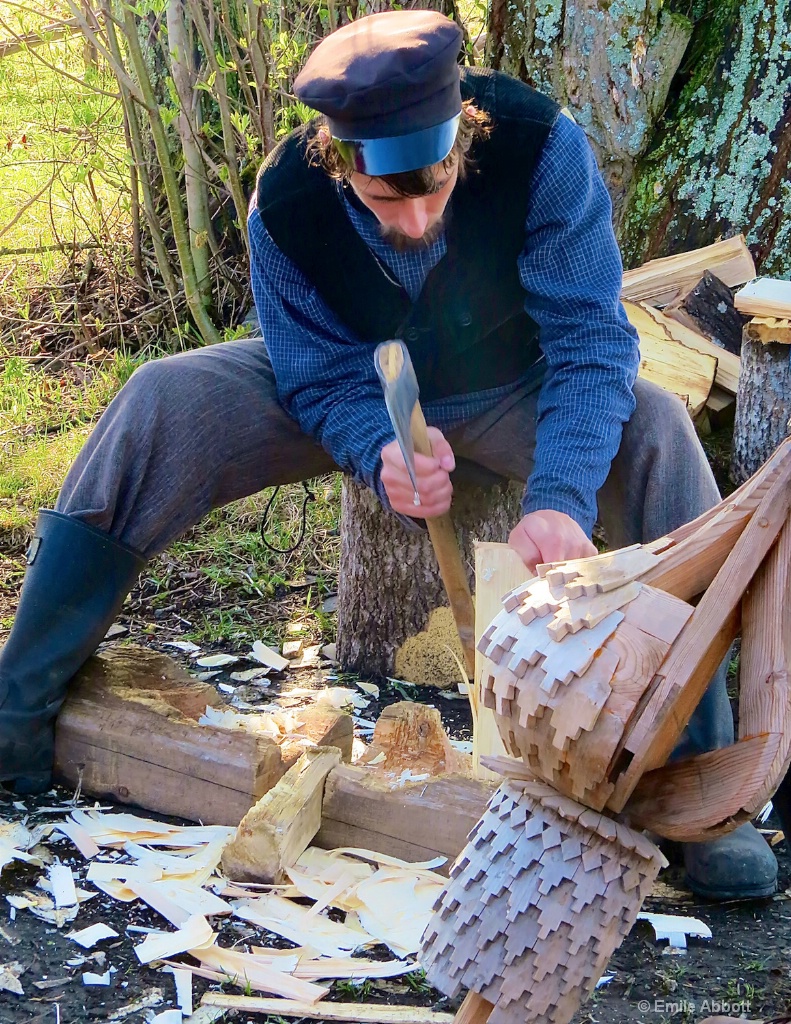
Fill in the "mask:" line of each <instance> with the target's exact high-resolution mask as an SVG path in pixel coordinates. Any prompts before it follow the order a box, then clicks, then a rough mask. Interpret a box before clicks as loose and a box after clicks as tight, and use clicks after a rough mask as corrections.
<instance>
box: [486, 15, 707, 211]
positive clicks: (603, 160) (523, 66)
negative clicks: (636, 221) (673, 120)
mask: <svg viewBox="0 0 791 1024" xmlns="http://www.w3.org/2000/svg"><path fill="white" fill-rule="evenodd" d="M691 33H692V25H691V23H690V22H689V21H688V19H687V18H684V17H682V16H681V15H678V14H673V13H671V12H670V11H668V10H667V9H666V7H665V6H663V3H662V0H637V2H636V3H633V4H602V3H600V2H599V0H582V2H580V3H575V4H570V3H566V0H545V2H544V3H541V4H538V3H535V2H534V0H515V2H514V0H492V7H491V15H490V19H489V37H488V41H487V59H488V62H489V63H490V64H491V65H492V67H494V68H496V69H499V70H502V71H506V72H508V73H509V74H512V75H516V76H517V77H519V78H522V79H524V80H525V81H527V82H529V83H530V84H531V85H533V86H535V87H536V88H537V89H539V90H541V91H542V92H545V93H547V94H549V95H551V96H553V97H554V98H555V99H556V100H557V101H558V102H559V103H560V104H561V105H562V106H565V107H568V109H569V110H570V111H571V113H572V114H573V115H574V119H575V121H577V123H578V124H579V125H580V126H581V127H582V128H583V129H584V131H585V133H586V135H587V136H588V138H589V139H590V142H591V144H592V146H593V149H594V151H595V153H596V157H597V160H598V163H599V167H600V168H601V170H602V173H603V174H604V179H605V181H606V183H607V187H608V188H609V191H610V194H611V196H612V198H613V203H614V206H615V208H616V218H617V216H618V212H619V210H620V206H621V203H622V199H623V196H624V194H625V193H626V190H627V188H628V186H629V183H630V182H631V179H632V174H633V172H634V167H635V162H636V160H637V158H638V157H639V156H640V154H642V153H643V152H644V151H645V149H646V147H647V146H648V145H649V143H650V141H651V133H652V130H653V127H654V124H655V122H656V120H657V119H658V117H659V115H660V114H661V112H662V109H663V107H664V105H665V100H666V98H667V94H668V90H669V88H670V83H671V81H672V79H673V76H674V74H675V72H676V69H677V68H678V66H679V63H680V62H681V58H682V57H683V55H684V50H685V49H686V46H687V43H688V41H689V38H690V35H691Z"/></svg>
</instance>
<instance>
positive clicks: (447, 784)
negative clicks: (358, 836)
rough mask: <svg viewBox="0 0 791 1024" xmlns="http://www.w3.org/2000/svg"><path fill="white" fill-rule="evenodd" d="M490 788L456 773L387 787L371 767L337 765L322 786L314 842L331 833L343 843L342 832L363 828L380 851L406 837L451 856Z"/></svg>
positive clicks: (480, 811) (479, 812)
mask: <svg viewBox="0 0 791 1024" xmlns="http://www.w3.org/2000/svg"><path fill="white" fill-rule="evenodd" d="M498 781H499V780H498ZM495 788H496V786H495V784H493V783H489V782H486V781H484V780H482V779H469V778H464V777H462V776H457V775H444V776H439V777H438V778H434V779H428V780H425V781H421V782H416V783H408V784H407V785H404V786H402V787H398V786H397V787H395V788H390V785H389V784H388V782H387V780H383V779H382V778H381V776H379V775H378V774H377V772H376V771H375V769H372V768H358V767H356V766H353V765H345V764H342V765H338V767H337V768H334V769H333V770H332V771H331V772H330V774H329V776H328V778H327V783H326V785H325V787H324V804H323V807H322V827H321V830H320V832H319V834H318V837H317V839H318V843H319V845H323V846H326V845H327V844H328V836H329V834H330V833H332V839H333V845H341V846H345V845H348V844H347V843H346V842H345V841H340V842H339V840H340V838H341V836H342V835H350V834H351V833H352V831H359V830H360V829H364V830H366V832H368V833H370V837H371V839H370V843H369V844H368V845H369V848H370V849H373V850H376V851H377V852H379V853H391V852H393V850H394V848H395V847H397V846H398V844H401V843H404V842H406V843H409V844H410V845H413V846H416V847H420V848H421V850H424V851H430V855H432V856H436V855H441V856H444V857H449V858H450V859H451V860H452V859H454V858H455V857H456V856H457V855H458V854H459V852H460V851H461V850H462V849H463V847H464V844H465V842H466V840H467V834H468V832H469V831H470V829H471V828H472V827H473V826H474V825H475V823H476V822H477V821H478V820H479V819H480V817H481V815H482V814H483V812H484V810H485V808H486V804H487V802H488V800H489V797H490V796H491V795H492V793H493V792H494V790H495ZM394 855H395V856H400V853H395V854H394Z"/></svg>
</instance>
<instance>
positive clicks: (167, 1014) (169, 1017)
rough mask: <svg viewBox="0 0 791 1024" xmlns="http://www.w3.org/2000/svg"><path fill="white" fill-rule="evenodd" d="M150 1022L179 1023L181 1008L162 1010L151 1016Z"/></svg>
mask: <svg viewBox="0 0 791 1024" xmlns="http://www.w3.org/2000/svg"><path fill="white" fill-rule="evenodd" d="M151 1024H181V1010H163V1011H162V1013H158V1014H157V1015H156V1017H152V1018H151Z"/></svg>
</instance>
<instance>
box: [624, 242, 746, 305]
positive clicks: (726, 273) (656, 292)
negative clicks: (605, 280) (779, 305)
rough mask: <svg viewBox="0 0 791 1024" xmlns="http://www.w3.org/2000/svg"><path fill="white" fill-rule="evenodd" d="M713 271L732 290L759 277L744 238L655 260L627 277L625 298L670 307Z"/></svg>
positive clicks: (625, 279)
mask: <svg viewBox="0 0 791 1024" xmlns="http://www.w3.org/2000/svg"><path fill="white" fill-rule="evenodd" d="M707 270H710V271H711V272H712V273H713V274H716V276H717V277H718V278H719V279H720V281H722V282H723V284H727V285H728V287H729V288H734V287H736V286H737V285H740V284H744V283H745V282H746V281H751V280H752V279H753V278H754V277H755V263H754V262H753V258H752V256H751V255H750V250H749V249H748V248H747V243H746V242H745V240H744V235H736V236H735V237H734V238H726V239H724V240H723V241H721V242H715V243H714V244H713V245H707V246H705V247H704V248H702V249H694V250H693V251H692V252H684V253H678V254H676V255H674V256H664V257H662V258H661V259H657V260H651V261H650V262H648V263H644V264H643V265H642V266H641V267H636V268H635V269H634V270H627V271H626V273H625V274H624V275H623V285H622V288H621V297H622V298H624V299H629V300H630V301H632V302H650V303H651V305H652V306H666V305H667V304H668V303H671V302H676V301H678V300H679V299H681V298H683V296H684V295H686V294H687V292H688V291H689V290H690V289H691V288H694V287H695V285H696V284H697V283H698V281H699V280H700V279H701V277H702V276H703V274H704V273H705V272H706V271H707Z"/></svg>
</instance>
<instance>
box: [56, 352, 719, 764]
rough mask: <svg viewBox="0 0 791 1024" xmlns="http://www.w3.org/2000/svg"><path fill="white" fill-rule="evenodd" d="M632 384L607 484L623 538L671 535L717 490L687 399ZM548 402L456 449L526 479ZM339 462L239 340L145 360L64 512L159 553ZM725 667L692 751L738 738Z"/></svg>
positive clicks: (83, 457) (516, 413) (456, 434)
mask: <svg viewBox="0 0 791 1024" xmlns="http://www.w3.org/2000/svg"><path fill="white" fill-rule="evenodd" d="M634 391H635V398H636V400H637V407H636V409H635V412H634V414H633V416H632V418H631V419H630V421H629V423H628V424H626V426H625V427H624V431H623V438H622V442H621V446H620V450H619V452H618V455H617V456H616V458H615V460H614V462H613V464H612V468H611V471H610V474H609V477H608V479H607V481H606V483H605V484H604V486H603V487H602V488H601V490H600V491H599V495H598V501H599V519H600V521H601V523H602V525H603V526H604V529H605V532H606V535H607V538H608V541H609V542H610V544H611V545H612V546H613V547H623V546H625V545H627V544H633V543H636V542H639V543H645V542H647V541H650V540H654V539H655V538H656V537H661V536H662V535H663V534H665V533H668V532H670V531H671V530H674V529H675V528H676V527H678V526H681V525H682V524H683V523H686V522H689V520H691V519H694V518H695V517H696V516H698V515H700V514H701V513H702V512H705V511H706V510H707V509H709V508H711V507H712V505H715V504H716V503H717V502H718V501H719V500H720V496H719V493H718V491H717V486H716V484H715V482H714V477H713V475H712V473H711V469H710V468H709V465H708V462H707V460H706V457H705V455H704V453H703V450H702V448H701V446H700V443H699V441H698V439H697V436H696V434H695V430H694V428H693V426H692V424H691V422H690V420H689V417H688V415H687V413H686V410H685V409H684V407H683V405H682V404H681V402H680V401H679V400H678V399H677V398H676V397H675V396H673V395H670V394H668V393H667V392H665V391H663V390H662V389H661V388H658V387H656V386H654V385H652V384H649V383H647V382H646V381H643V380H638V381H637V382H636V384H635V389H634ZM537 401H538V387H537V385H533V386H532V387H528V386H525V387H523V388H521V389H516V390H515V391H514V392H513V393H512V394H511V395H509V396H508V397H507V398H506V399H505V400H504V401H502V402H501V403H500V404H499V405H497V406H496V407H495V408H493V409H491V410H490V411H489V412H487V413H486V414H484V415H483V416H481V417H479V418H477V419H475V420H472V421H470V422H469V423H467V424H465V425H464V426H462V427H460V428H458V429H457V430H454V431H452V432H451V433H450V434H449V435H448V440H449V441H450V443H451V445H452V447H453V449H454V452H455V453H456V456H457V458H459V459H464V460H466V461H468V462H471V463H473V464H476V465H478V466H481V467H483V468H484V469H486V470H489V471H491V472H493V473H496V474H499V475H500V476H504V477H507V478H509V479H513V480H518V481H521V482H522V483H524V481H525V480H526V479H527V478H528V476H529V475H530V472H531V469H532V465H533V453H534V450H535V434H536V407H537ZM337 468H338V467H337V466H336V465H335V464H334V462H333V461H332V459H331V458H330V456H329V455H328V454H327V453H326V452H325V451H324V450H323V449H322V448H321V447H320V446H319V445H318V444H316V442H315V441H313V439H312V438H310V437H308V436H307V435H305V434H303V433H302V431H301V430H300V429H299V426H298V425H297V423H296V421H295V420H293V419H292V418H291V417H290V416H288V414H287V413H286V412H285V411H284V410H283V408H282V407H281V406H280V404H279V403H278V400H277V392H276V387H275V379H274V374H273V372H272V367H271V365H270V362H269V357H268V355H267V352H266V348H265V346H264V343H263V341H262V340H261V339H260V338H258V339H245V340H243V341H230V342H225V343H223V344H219V345H214V346H211V347H207V348H201V349H195V350H193V351H190V352H183V353H180V354H178V355H174V356H167V357H165V358H163V359H159V360H155V361H152V362H149V363H146V364H144V365H143V366H141V367H140V368H139V369H137V370H136V371H135V372H134V374H133V375H132V377H131V378H130V380H129V381H128V382H127V384H126V385H125V386H124V387H123V388H122V389H121V391H120V392H119V394H118V395H117V396H116V397H115V399H114V400H113V401H112V403H111V404H110V406H109V407H108V408H107V410H106V411H105V413H104V414H103V416H102V417H101V419H100V420H99V422H98V424H97V425H96V427H95V429H94V431H93V433H92V434H91V436H90V437H89V439H88V441H87V442H86V444H85V446H84V448H83V449H82V451H81V452H80V454H79V455H78V456H77V459H76V460H75V462H74V464H73V466H72V467H71V469H70V471H69V473H68V476H67V477H66V480H65V482H64V484H63V487H62V489H61V492H60V495H59V497H58V500H57V504H56V509H57V511H59V512H62V513H64V514H66V515H71V516H76V517H78V518H79V519H82V520H84V521H85V522H87V523H90V524H91V525H92V526H95V527H97V528H98V529H100V530H102V531H103V532H105V533H108V534H110V535H111V536H112V537H113V538H115V539H116V540H118V541H120V542H122V543H123V544H126V545H127V546H128V547H131V548H132V549H134V550H135V551H137V552H139V553H140V554H142V555H143V556H145V557H147V558H150V557H151V556H153V555H156V554H158V553H159V552H160V551H162V550H163V549H164V548H166V547H167V545H168V544H169V543H170V542H171V541H172V540H174V539H175V538H176V537H178V536H179V535H181V534H182V533H184V532H185V531H186V530H187V529H189V528H190V527H191V526H194V525H195V524H196V523H198V522H199V521H200V520H201V519H202V518H203V517H204V516H205V515H206V514H207V513H208V512H209V511H210V510H211V509H213V508H217V507H219V506H222V505H226V504H228V503H229V502H231V501H234V500H236V499H237V498H242V497H245V496H247V495H250V494H254V493H255V492H257V491H260V490H262V489H263V488H265V487H270V486H272V485H275V484H285V483H293V482H297V481H300V480H304V479H309V478H311V477H314V476H318V475H320V474H322V473H328V472H332V471H333V470H336V469H337ZM718 676H722V679H720V680H719V681H718V679H717V678H716V677H715V680H714V681H713V683H712V686H710V687H709V691H708V694H707V697H706V698H705V699H704V702H703V703H702V704H701V706H700V707H699V710H698V712H696V715H695V718H694V719H693V722H691V723H690V727H689V729H688V734H689V736H688V738H689V741H690V749H695V750H705V749H712V748H714V747H719V746H722V745H724V744H727V743H730V742H732V737H733V726H732V719H731V715H730V708H729V706H728V701H727V694H726V692H725V685H724V672H721V673H718ZM698 720H700V721H698ZM696 731H698V732H700V735H693V734H694V733H695V732H696Z"/></svg>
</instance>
